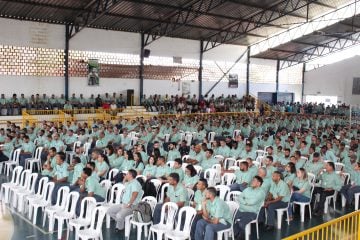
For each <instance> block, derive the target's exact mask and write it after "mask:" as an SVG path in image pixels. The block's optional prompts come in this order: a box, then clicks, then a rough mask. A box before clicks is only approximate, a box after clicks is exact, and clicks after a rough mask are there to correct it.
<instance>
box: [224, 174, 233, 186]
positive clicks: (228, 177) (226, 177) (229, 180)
mask: <svg viewBox="0 0 360 240" xmlns="http://www.w3.org/2000/svg"><path fill="white" fill-rule="evenodd" d="M235 179H236V175H235V174H234V173H224V175H223V176H222V177H221V184H222V185H227V186H230V185H231V184H232V183H233V182H234V181H235Z"/></svg>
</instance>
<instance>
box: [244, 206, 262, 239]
mask: <svg viewBox="0 0 360 240" xmlns="http://www.w3.org/2000/svg"><path fill="white" fill-rule="evenodd" d="M263 205H264V203H262V204H261V205H260V208H259V210H258V212H257V214H256V219H254V220H252V221H251V222H249V223H248V224H246V226H245V240H249V239H250V234H251V224H253V223H255V224H256V237H257V239H259V222H258V219H259V214H260V210H261V208H262V206H263Z"/></svg>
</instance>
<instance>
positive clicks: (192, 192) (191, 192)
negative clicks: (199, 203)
mask: <svg viewBox="0 0 360 240" xmlns="http://www.w3.org/2000/svg"><path fill="white" fill-rule="evenodd" d="M186 191H187V197H188V198H187V199H188V200H189V203H190V201H191V199H192V198H193V197H194V195H195V192H194V190H192V189H191V188H186Z"/></svg>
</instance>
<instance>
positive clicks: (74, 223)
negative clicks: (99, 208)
mask: <svg viewBox="0 0 360 240" xmlns="http://www.w3.org/2000/svg"><path fill="white" fill-rule="evenodd" d="M95 208H96V200H95V198H93V197H85V198H83V199H82V200H81V206H80V215H79V217H78V218H73V219H70V220H69V223H68V228H67V237H66V239H69V231H72V230H73V229H75V239H78V236H77V234H78V233H79V231H80V229H81V228H87V227H89V226H90V224H91V216H92V212H93V211H94V210H95Z"/></svg>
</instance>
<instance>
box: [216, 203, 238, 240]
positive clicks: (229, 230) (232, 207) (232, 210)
mask: <svg viewBox="0 0 360 240" xmlns="http://www.w3.org/2000/svg"><path fill="white" fill-rule="evenodd" d="M226 204H227V205H228V206H229V208H230V216H231V219H232V221H231V226H230V227H229V228H227V229H224V230H221V231H218V232H217V240H221V239H223V235H225V239H228V234H229V233H231V234H232V235H233V223H234V218H235V214H236V211H237V210H238V209H239V204H238V203H237V202H233V201H229V202H226ZM232 237H233V239H234V236H232Z"/></svg>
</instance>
